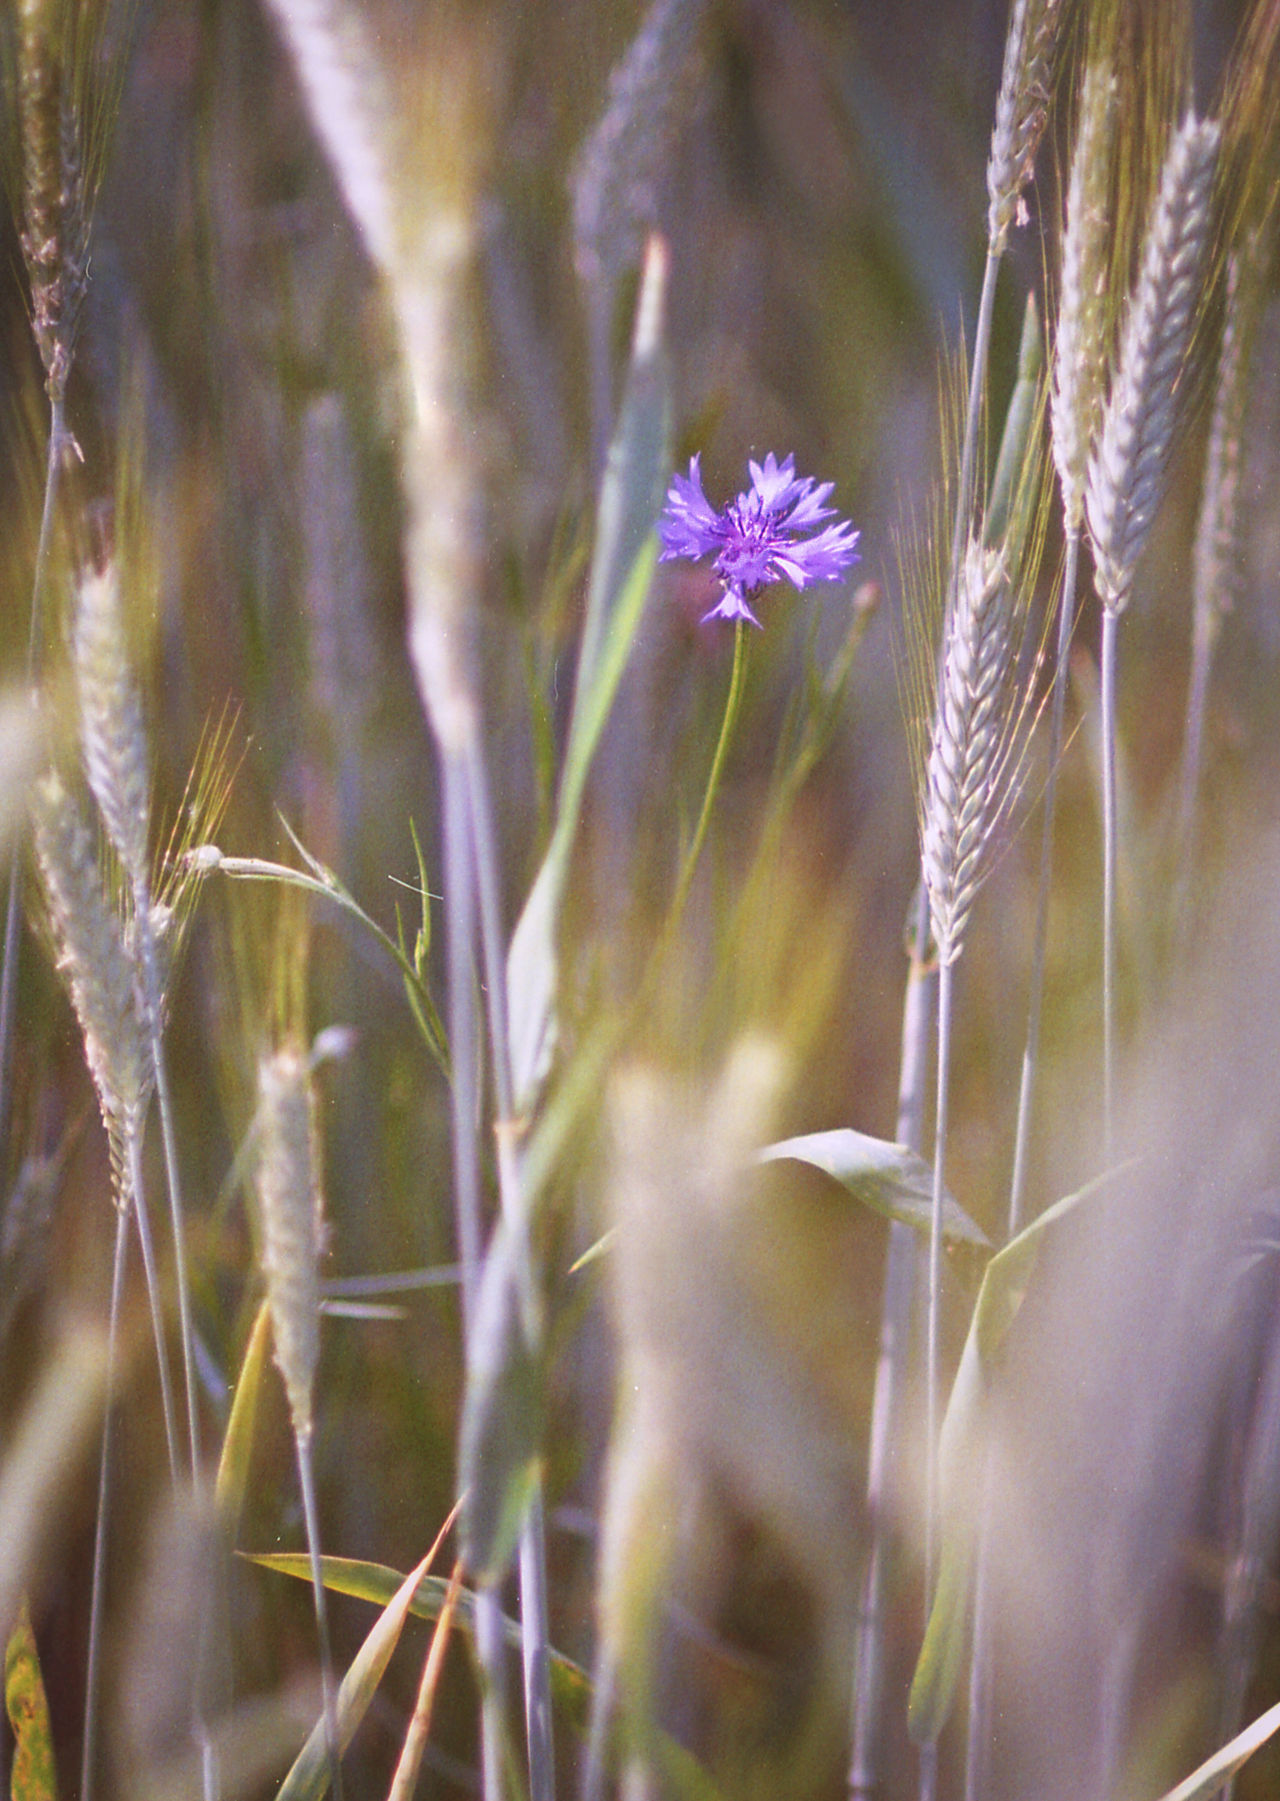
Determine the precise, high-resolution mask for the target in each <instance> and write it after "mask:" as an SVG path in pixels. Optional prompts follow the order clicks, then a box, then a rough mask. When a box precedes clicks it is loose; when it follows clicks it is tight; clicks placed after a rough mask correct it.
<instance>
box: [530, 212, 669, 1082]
mask: <svg viewBox="0 0 1280 1801" xmlns="http://www.w3.org/2000/svg"><path fill="white" fill-rule="evenodd" d="M665 284H666V252H665V250H664V249H662V248H661V247H660V246H659V245H658V242H657V240H654V241H653V243H652V244H651V245H650V252H649V256H648V258H647V260H646V264H645V274H644V280H643V282H642V284H641V290H640V302H639V306H638V309H637V317H636V331H635V340H634V345H633V349H632V358H631V368H630V372H629V374H628V378H627V388H626V393H625V395H624V398H623V403H622V411H621V414H620V416H619V420H618V429H617V433H616V434H615V436H614V440H613V443H612V444H611V445H610V447H609V456H608V461H607V463H606V466H605V472H604V479H603V482H602V484H601V489H600V504H599V508H598V511H597V514H596V531H595V549H594V553H593V555H592V561H591V576H590V580H589V582H588V587H587V609H586V617H585V619H584V621H583V627H582V642H581V646H580V649H579V652H578V671H577V678H576V682H575V687H574V697H573V713H572V716H571V718H570V721H569V738H568V743H567V745H566V748H565V760H564V768H563V770H562V771H561V776H560V788H559V793H558V796H557V801H556V819H555V826H554V829H553V831H552V834H551V843H550V845H549V846H548V849H547V854H546V858H545V860H544V862H543V864H542V867H541V869H540V870H539V872H538V875H537V878H536V880H535V882H534V884H533V888H532V890H531V891H530V894H529V899H528V901H527V902H526V905H525V908H524V911H523V913H522V914H521V916H520V919H519V921H518V923H517V925H516V929H515V932H514V933H513V935H512V940H511V949H510V953H509V955H508V959H507V990H508V994H509V997H510V1014H511V1054H512V1064H513V1073H514V1078H515V1090H516V1109H517V1111H518V1112H525V1111H527V1110H528V1109H530V1108H531V1107H532V1106H533V1104H534V1102H535V1101H536V1100H537V1097H538V1092H539V1090H540V1088H541V1086H542V1083H543V1081H544V1080H545V1077H546V1073H547V1070H548V1068H549V1067H550V1062H551V1058H552V1055H553V1054H554V1051H555V1037H556V1025H555V992H556V983H557V979H558V975H557V965H556V951H555V940H556V925H557V921H558V919H559V914H560V904H561V901H562V900H563V898H564V887H565V882H566V880H567V878H568V870H569V856H570V852H571V851H572V849H573V840H574V837H575V835H576V833H577V829H578V819H579V815H580V813H581V811H582V798H583V795H584V793H585V791H586V784H587V776H588V773H589V771H590V768H591V763H592V759H593V758H594V756H595V753H596V749H597V747H598V745H599V743H600V736H601V733H602V732H603V730H604V726H605V721H606V720H607V719H608V717H609V712H610V709H611V708H612V706H613V702H614V699H615V697H616V695H617V691H618V684H619V683H620V681H621V680H622V673H623V671H624V669H625V668H626V666H627V660H628V658H629V656H630V654H631V647H632V644H633V642H634V640H635V635H636V631H637V628H638V626H639V623H640V616H641V613H642V612H643V610H644V604H645V601H646V599H647V598H648V594H649V587H650V584H651V582H652V579H653V567H654V563H655V561H656V558H657V544H656V542H655V539H654V532H653V528H654V524H655V521H656V520H657V517H658V511H659V509H660V507H661V505H662V495H663V488H664V485H665V482H666V476H667V470H668V465H669V463H670V448H669V440H670V400H669V384H668V379H667V369H666V357H665V352H664V348H663V310H664V304H665Z"/></svg>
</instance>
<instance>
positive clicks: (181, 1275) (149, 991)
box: [133, 876, 200, 1489]
mask: <svg viewBox="0 0 1280 1801" xmlns="http://www.w3.org/2000/svg"><path fill="white" fill-rule="evenodd" d="M133 904H134V920H135V925H136V930H137V934H138V949H139V954H140V958H141V963H142V986H143V997H144V1000H145V1002H146V1020H147V1034H148V1037H149V1038H150V1041H151V1061H152V1064H153V1065H154V1068H155V1078H156V1106H157V1108H158V1110H159V1114H160V1140H161V1144H162V1146H163V1149H164V1173H165V1186H166V1188H167V1189H168V1193H169V1220H170V1228H171V1230H172V1232H173V1257H174V1265H175V1270H176V1286H177V1290H178V1322H179V1328H180V1330H181V1334H182V1374H183V1381H184V1385H185V1388H186V1397H187V1442H188V1448H189V1450H190V1455H191V1481H192V1485H193V1487H195V1488H197V1489H198V1488H199V1487H200V1417H199V1413H198V1410H197V1407H196V1369H195V1350H194V1345H195V1333H194V1327H193V1326H192V1322H191V1292H190V1285H189V1282H188V1278H187V1253H186V1234H185V1231H184V1229H183V1223H182V1211H183V1209H182V1183H181V1177H180V1174H179V1169H178V1141H177V1135H176V1133H175V1131H174V1124H173V1097H172V1095H171V1093H170V1091H169V1072H168V1070H167V1068H166V1066H165V1059H164V1032H163V1020H162V1007H161V984H160V972H159V967H158V965H157V961H156V941H155V933H154V932H153V931H152V928H151V894H150V890H149V884H148V883H147V881H146V879H145V877H142V878H139V877H138V876H135V877H134V883H133Z"/></svg>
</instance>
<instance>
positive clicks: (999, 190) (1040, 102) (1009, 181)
mask: <svg viewBox="0 0 1280 1801" xmlns="http://www.w3.org/2000/svg"><path fill="white" fill-rule="evenodd" d="M1065 11H1066V5H1065V0H1014V6H1013V12H1012V14H1011V15H1010V19H1009V30H1008V34H1007V36H1006V38H1005V44H1004V71H1003V73H1002V75H1001V78H1000V93H999V95H998V97H997V99H996V118H995V125H994V127H993V129H992V133H991V154H990V156H989V157H988V158H987V201H988V207H987V241H988V244H989V246H990V248H991V250H992V252H993V253H994V254H995V255H997V256H999V255H1001V254H1002V253H1003V250H1004V246H1005V240H1006V239H1007V237H1008V235H1009V227H1010V225H1012V223H1013V221H1014V218H1015V216H1016V213H1017V208H1018V200H1019V197H1020V196H1021V194H1022V190H1023V188H1025V187H1026V185H1027V183H1028V182H1029V181H1030V180H1031V176H1032V172H1033V170H1034V168H1035V160H1036V151H1037V150H1038V149H1039V147H1040V139H1041V138H1042V137H1043V136H1044V128H1045V125H1046V124H1047V123H1048V118H1049V98H1050V94H1051V92H1052V87H1053V66H1054V52H1055V50H1056V48H1057V42H1058V34H1059V31H1060V29H1061V26H1062V19H1063V15H1064V13H1065Z"/></svg>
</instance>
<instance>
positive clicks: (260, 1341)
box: [213, 1299, 271, 1540]
mask: <svg viewBox="0 0 1280 1801" xmlns="http://www.w3.org/2000/svg"><path fill="white" fill-rule="evenodd" d="M270 1343H271V1309H270V1305H269V1303H268V1302H267V1301H266V1300H265V1299H264V1300H263V1301H262V1303H261V1305H260V1306H259V1308H258V1313H257V1317H256V1318H255V1320H254V1322H253V1330H252V1332H250V1334H249V1342H248V1344H247V1345H246V1346H245V1352H244V1358H243V1361H242V1362H241V1364H240V1374H239V1376H237V1378H236V1391H235V1394H234V1396H233V1397H232V1401H231V1414H230V1417H229V1419H228V1420H227V1430H226V1432H225V1433H224V1435H223V1439H222V1454H221V1455H220V1457H219V1458H218V1476H217V1481H216V1483H215V1484H214V1491H213V1492H214V1499H215V1501H216V1503H217V1508H218V1514H219V1517H220V1518H221V1519H222V1521H223V1524H224V1525H225V1527H226V1530H227V1533H228V1536H229V1537H230V1538H231V1539H232V1540H234V1538H235V1535H236V1528H237V1527H238V1526H239V1523H240V1514H241V1511H242V1509H243V1507H244V1496H245V1490H246V1488H247V1487H248V1484H249V1460H250V1457H251V1456H252V1454H253V1429H254V1424H255V1422H256V1420H257V1417H258V1393H259V1390H260V1389H261V1387H262V1371H263V1369H264V1367H265V1365H266V1361H267V1350H268V1347H269V1346H270Z"/></svg>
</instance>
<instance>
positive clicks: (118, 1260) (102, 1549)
mask: <svg viewBox="0 0 1280 1801" xmlns="http://www.w3.org/2000/svg"><path fill="white" fill-rule="evenodd" d="M128 1248H129V1209H128V1208H127V1207H119V1208H117V1210H116V1248H115V1257H114V1259H113V1262H112V1267H111V1314H110V1319H109V1322H108V1326H107V1405H106V1410H105V1412H104V1413H103V1416H102V1450H101V1454H100V1458H99V1463H98V1517H97V1521H96V1523H95V1525H94V1530H93V1580H92V1584H91V1588H90V1600H89V1655H88V1660H87V1666H86V1669H85V1678H84V1738H83V1742H82V1744H81V1747H80V1801H93V1779H94V1762H95V1755H96V1752H97V1746H98V1675H99V1668H100V1665H101V1661H102V1596H103V1590H104V1587H105V1583H106V1573H107V1514H108V1504H109V1501H110V1498H111V1439H112V1431H111V1424H112V1416H113V1413H114V1408H113V1406H112V1400H111V1391H112V1389H113V1388H114V1386H115V1366H116V1347H117V1344H118V1342H119V1326H120V1306H121V1301H122V1299H123V1296H124V1272H125V1263H126V1261H127V1253H128Z"/></svg>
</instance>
